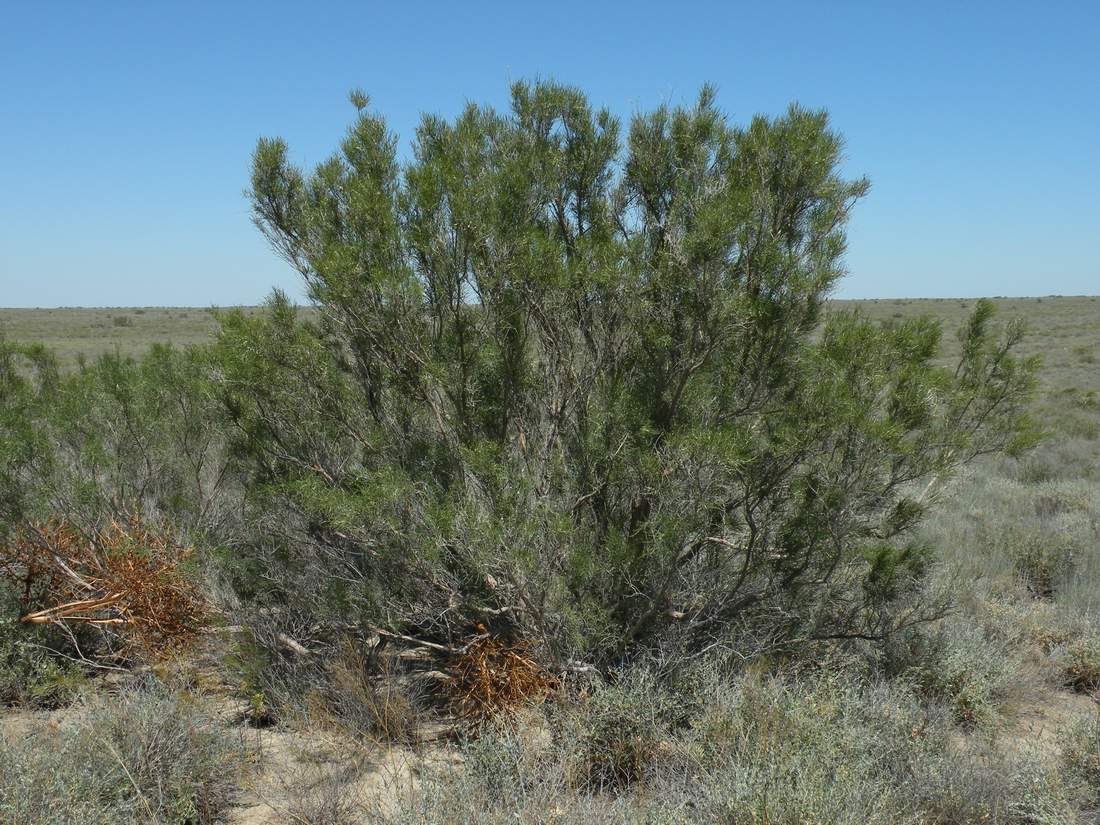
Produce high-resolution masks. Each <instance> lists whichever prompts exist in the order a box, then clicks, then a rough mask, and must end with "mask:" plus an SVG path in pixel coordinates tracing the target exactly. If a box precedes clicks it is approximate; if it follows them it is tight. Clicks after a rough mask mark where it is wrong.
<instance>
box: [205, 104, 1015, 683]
mask: <svg viewBox="0 0 1100 825" xmlns="http://www.w3.org/2000/svg"><path fill="white" fill-rule="evenodd" d="M353 102H355V104H356V106H357V108H358V109H359V114H358V117H357V118H356V120H355V122H354V124H353V125H352V127H351V129H350V131H349V132H348V135H347V137H346V138H345V140H344V141H343V143H342V144H341V149H340V152H339V153H338V154H336V155H335V156H333V157H332V158H331V159H329V160H327V161H325V162H323V163H322V164H320V165H319V166H318V167H317V168H316V169H315V170H314V171H313V172H312V173H306V172H303V171H302V170H299V169H298V168H296V167H295V166H293V165H292V164H291V163H290V162H289V160H288V151H287V147H286V145H285V144H284V143H283V142H282V141H281V140H261V141H260V143H259V145H258V147H257V150H256V153H255V157H254V163H253V173H252V190H251V197H252V203H253V208H254V212H255V218H256V222H257V224H258V225H259V227H260V228H261V229H262V231H263V232H264V234H265V235H266V236H267V237H268V239H269V240H270V241H271V243H272V245H273V246H274V247H275V249H276V250H277V251H278V252H279V253H280V254H281V255H282V256H283V257H285V258H286V259H287V260H288V261H289V262H290V263H291V264H292V265H293V266H295V267H296V268H297V269H298V270H299V271H300V272H301V274H302V276H303V277H304V279H305V283H306V285H307V288H308V291H309V296H310V299H311V300H312V301H313V302H314V303H315V304H316V306H317V308H318V313H317V315H316V316H315V317H316V320H315V321H312V322H310V323H301V322H300V321H299V320H298V319H297V318H296V316H295V313H294V310H293V309H292V308H291V307H290V306H289V304H288V302H287V301H286V299H285V298H282V297H279V296H277V297H276V298H275V299H274V300H273V302H272V304H271V306H270V309H269V313H268V314H267V316H266V317H263V318H246V317H245V316H243V315H241V314H235V315H229V316H228V317H226V318H225V319H224V321H223V329H222V332H221V335H220V338H219V342H218V344H217V348H216V350H217V352H216V360H217V363H218V367H217V373H216V378H217V381H216V383H217V385H218V387H219V393H220V397H221V400H222V403H223V404H224V407H225V409H226V411H227V412H228V415H229V417H230V419H231V421H232V425H233V427H232V432H233V433H234V451H235V455H236V456H238V457H239V458H240V459H241V465H240V466H241V467H242V468H243V470H244V471H245V473H246V474H247V477H248V480H249V487H250V491H251V493H250V500H251V502H252V504H253V506H254V513H255V520H256V524H257V525H258V526H259V528H260V533H259V534H260V535H261V536H262V538H259V539H256V540H255V541H252V542H242V543H241V545H242V546H241V552H242V553H243V554H245V555H248V556H249V557H251V558H253V559H259V560H261V562H262V563H260V564H258V566H257V568H256V569H260V570H267V571H269V572H271V575H270V577H269V578H270V581H269V582H267V584H268V585H269V591H270V592H271V593H272V594H275V595H278V597H279V598H280V599H283V600H285V599H290V600H292V601H293V602H294V603H295V604H298V605H299V606H301V605H305V606H307V608H308V611H310V612H313V613H315V614H322V615H324V614H326V613H327V614H328V615H329V617H330V618H336V617H337V616H338V617H339V620H340V621H341V622H344V623H347V622H348V621H349V620H350V621H351V622H352V623H356V622H358V623H361V624H364V625H369V624H373V623H382V624H388V625H390V626H394V625H399V626H403V627H404V628H405V629H406V630H409V631H413V632H416V633H418V634H421V635H424V636H425V637H431V638H436V639H440V638H442V639H447V638H450V637H453V636H454V635H456V634H460V633H462V632H465V630H466V629H468V628H469V627H470V626H472V625H473V624H474V623H475V622H479V621H482V622H488V623H490V624H491V625H492V626H493V628H494V629H495V630H496V631H498V632H514V633H519V634H521V635H524V636H527V637H534V638H538V639H543V640H546V641H547V642H548V644H549V646H548V647H547V648H546V650H547V652H548V653H549V654H551V655H552V657H553V658H554V659H555V660H556V661H557V662H558V663H564V662H565V661H566V660H567V659H569V658H571V657H579V658H583V659H586V660H589V661H596V662H608V661H614V660H617V659H619V658H620V657H622V656H624V655H632V654H633V653H634V652H636V651H639V650H642V649H652V648H660V649H663V650H665V651H671V650H674V649H675V650H679V651H681V652H683V653H691V652H698V651H702V650H705V649H708V648H711V647H713V646H715V645H736V646H739V647H743V646H744V645H746V644H749V643H751V644H754V645H762V646H770V645H775V644H783V643H786V642H788V641H790V640H792V639H798V638H853V637H861V638H868V639H882V638H885V637H887V636H889V635H890V634H891V633H893V632H894V631H895V630H897V629H898V628H899V627H901V626H905V625H908V624H912V623H914V622H920V621H922V620H924V619H927V618H929V617H930V616H931V615H932V614H934V613H935V611H934V610H928V609H925V607H924V606H922V605H921V604H920V603H919V600H915V599H914V597H913V593H914V592H915V589H916V584H917V582H919V579H920V576H921V573H922V571H923V569H924V567H925V565H926V558H927V557H926V554H925V553H923V552H921V551H920V550H919V548H917V547H914V546H911V545H910V544H909V541H908V533H909V531H910V529H911V528H912V527H913V525H914V524H915V523H916V522H917V521H918V520H919V518H920V517H921V515H922V513H923V512H924V511H925V509H926V507H927V506H928V504H929V502H930V501H931V500H932V499H933V498H934V494H935V492H936V490H937V489H938V482H939V480H940V479H942V478H943V477H944V476H946V475H947V474H949V473H950V472H951V471H952V469H953V468H954V467H956V466H957V465H958V464H959V463H960V462H963V461H966V460H968V459H969V458H971V457H973V456H975V455H977V454H980V453H983V452H988V451H993V450H1000V449H1003V448H1010V449H1012V448H1018V447H1022V446H1024V445H1025V444H1026V443H1027V442H1028V441H1029V438H1030V430H1029V428H1028V426H1027V422H1026V420H1025V418H1024V415H1023V404H1024V402H1025V400H1026V398H1027V396H1028V394H1029V392H1030V389H1031V386H1032V372H1033V367H1034V365H1033V364H1032V363H1031V362H1021V361H1018V360H1017V359H1016V358H1015V357H1013V355H1012V350H1013V348H1014V346H1015V345H1016V343H1017V342H1018V341H1019V340H1020V336H1021V334H1022V333H1021V330H1020V329H1019V327H1018V326H1010V327H1009V328H1008V329H1007V330H1006V331H1005V332H1004V333H1003V334H1002V335H999V334H998V332H997V331H996V330H995V329H994V328H993V327H992V326H991V321H990V316H991V314H992V305H991V304H990V303H989V302H978V303H977V305H976V309H975V311H974V314H973V316H972V317H971V319H970V321H969V322H968V324H967V326H966V327H965V328H964V329H963V330H962V332H961V341H962V353H963V354H962V357H961V360H960V361H959V362H958V364H957V366H956V367H955V368H953V369H943V368H940V367H937V366H935V359H936V358H937V356H938V354H939V343H940V330H939V328H938V326H937V325H936V324H935V323H933V322H932V321H930V320H925V319H922V320H914V321H906V322H898V323H893V324H890V325H886V326H878V325H876V324H873V323H871V322H870V321H868V320H866V319H864V318H862V317H860V316H859V315H858V314H849V313H834V314H831V315H830V316H829V317H828V318H826V319H823V312H822V310H823V305H824V301H825V299H826V297H827V296H828V294H829V292H830V290H831V289H832V288H833V287H834V286H835V284H836V283H837V281H838V280H839V279H840V277H841V276H842V274H843V268H842V255H843V252H844V248H845V235H844V227H845V223H846V221H847V219H848V215H849V213H850V211H851V209H852V206H853V204H854V203H855V202H856V201H857V200H858V199H859V198H860V197H861V196H862V195H863V194H864V193H865V192H866V191H867V187H868V184H867V182H866V181H865V180H854V181H853V180H845V179H844V178H843V177H841V175H840V173H839V164H840V159H841V148H842V144H841V140H840V138H839V137H838V136H837V135H836V134H835V133H834V132H833V131H831V130H830V128H829V125H828V119H827V117H826V115H825V113H823V112H815V111H808V110H806V109H803V108H800V107H798V106H793V107H791V109H790V110H789V111H788V112H787V113H786V114H784V115H782V116H779V117H776V118H767V117H756V118H754V119H753V120H752V122H751V123H750V124H749V125H748V126H746V127H736V126H733V125H731V124H729V123H728V122H727V121H726V118H725V117H724V116H723V114H722V113H721V112H720V111H719V110H718V109H717V107H716V105H715V101H714V94H713V92H712V91H711V90H710V89H704V90H703V92H702V94H701V95H700V97H699V101H698V103H697V104H696V105H695V106H693V107H691V108H670V107H666V106H662V107H660V108H658V109H656V110H654V111H651V112H645V113H639V114H637V115H635V116H634V117H633V119H632V121H631V123H630V127H629V129H628V130H627V132H626V135H625V140H624V139H623V138H622V137H621V135H620V124H619V121H618V120H617V119H616V118H615V117H613V116H612V115H611V114H610V113H609V112H607V111H605V110H599V111H597V110H594V109H593V108H592V107H591V106H590V104H589V103H588V101H587V99H586V98H585V97H584V96H583V95H582V94H581V93H580V92H579V91H577V90H575V89H572V88H567V87H563V86H559V85H556V84H552V83H538V84H533V85H532V84H523V83H520V84H516V85H515V86H514V88H513V93H512V109H511V111H510V112H508V113H500V112H496V111H494V110H492V109H490V108H487V107H480V106H476V105H471V106H469V107H468V108H467V109H466V111H465V112H463V114H461V115H460V116H459V117H458V118H457V119H455V120H454V121H453V122H448V121H445V120H443V119H441V118H438V117H431V116H428V117H425V118H424V120H423V121H422V123H421V126H420V128H419V130H418V131H417V135H416V141H415V144H414V151H413V158H412V160H411V161H410V162H408V163H406V164H401V163H399V162H398V160H397V151H396V145H397V144H396V139H395V138H394V137H393V136H392V135H391V134H390V133H389V132H388V131H387V129H386V126H385V123H384V121H383V120H382V119H381V118H380V117H379V116H377V115H375V114H373V113H372V112H370V111H369V110H368V109H367V106H366V100H365V98H364V97H363V96H362V95H360V94H356V95H353ZM823 320H824V329H823V332H821V334H820V335H819V336H816V335H815V332H814V331H815V329H817V328H818V327H819V325H820V324H822V322H823ZM248 544H250V545H251V547H250V548H249V547H245V545H248ZM750 639H751V642H749V641H746V640H750Z"/></svg>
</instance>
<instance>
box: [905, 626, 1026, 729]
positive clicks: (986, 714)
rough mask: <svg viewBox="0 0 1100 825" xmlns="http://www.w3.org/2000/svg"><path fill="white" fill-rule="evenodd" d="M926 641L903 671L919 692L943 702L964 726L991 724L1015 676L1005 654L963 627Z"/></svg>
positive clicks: (999, 648) (955, 718) (978, 634)
mask: <svg viewBox="0 0 1100 825" xmlns="http://www.w3.org/2000/svg"><path fill="white" fill-rule="evenodd" d="M929 642H930V643H929V644H928V645H927V646H926V647H925V649H924V658H922V660H921V661H920V662H919V663H918V664H915V665H913V666H912V667H911V668H910V670H909V672H908V675H909V677H910V678H912V679H913V680H914V681H915V682H916V684H917V686H918V687H919V688H920V690H921V692H922V693H923V694H924V695H925V696H927V697H929V698H932V699H937V700H940V701H942V702H944V703H945V704H946V705H947V707H948V708H949V709H950V711H951V714H952V717H953V718H954V720H955V722H956V723H957V724H959V725H961V726H963V727H965V728H973V727H981V726H983V725H985V724H987V723H989V722H991V721H993V719H994V718H996V715H997V713H998V709H999V706H1000V704H1001V702H1002V701H1003V700H1004V698H1005V696H1006V695H1007V693H1008V691H1009V688H1010V686H1011V684H1012V682H1013V678H1014V671H1013V668H1012V663H1011V660H1010V659H1009V657H1008V652H1007V650H1006V649H1005V648H1004V647H1002V646H1000V645H997V644H994V643H993V642H992V641H991V640H989V639H987V638H985V637H984V636H983V635H982V634H981V633H980V632H978V631H977V630H974V629H971V628H966V627H955V626H949V627H947V628H944V629H943V630H942V631H941V632H940V634H938V635H937V636H936V637H933V638H932V639H930V640H929Z"/></svg>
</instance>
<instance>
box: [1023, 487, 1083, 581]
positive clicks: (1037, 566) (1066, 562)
mask: <svg viewBox="0 0 1100 825" xmlns="http://www.w3.org/2000/svg"><path fill="white" fill-rule="evenodd" d="M1041 502H1042V500H1041V499H1040V501H1039V502H1037V505H1036V506H1040V505H1041ZM1016 538H1017V541H1016V543H1015V546H1014V547H1012V548H1011V550H1010V553H1011V558H1012V563H1013V566H1014V567H1015V569H1016V572H1017V573H1018V574H1019V576H1020V578H1021V579H1023V581H1024V582H1025V583H1026V584H1027V588H1028V590H1030V591H1031V593H1033V594H1034V595H1035V596H1038V597H1040V598H1050V597H1051V596H1053V595H1054V593H1055V592H1056V591H1057V590H1058V588H1059V587H1060V586H1061V584H1062V583H1063V582H1064V581H1066V579H1067V578H1068V577H1069V576H1070V575H1071V574H1072V572H1073V569H1074V564H1075V558H1074V555H1075V550H1076V547H1075V546H1074V544H1073V542H1072V541H1070V540H1068V539H1067V537H1066V536H1064V535H1059V533H1058V532H1057V531H1055V530H1051V529H1049V528H1048V529H1046V530H1043V531H1034V532H1021V533H1017V537H1016Z"/></svg>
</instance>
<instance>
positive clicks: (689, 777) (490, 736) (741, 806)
mask: <svg viewBox="0 0 1100 825" xmlns="http://www.w3.org/2000/svg"><path fill="white" fill-rule="evenodd" d="M716 677H717V674H715V673H711V674H710V675H709V676H704V677H702V678H700V679H698V680H696V681H697V685H696V688H695V689H694V691H693V696H694V700H693V701H688V702H687V703H686V704H685V697H684V696H683V695H678V696H670V695H669V694H668V693H667V692H666V691H661V690H660V689H658V688H656V686H655V685H652V686H650V687H647V689H646V695H647V696H648V697H649V699H650V701H651V702H652V703H654V704H656V705H658V706H668V705H671V706H672V707H673V708H674V709H675V713H674V716H682V718H680V719H679V720H678V721H677V722H675V723H674V724H672V725H671V726H669V725H667V724H665V723H663V722H662V723H660V724H659V725H658V726H657V727H656V728H648V731H649V735H650V736H651V737H653V738H654V739H657V740H660V741H661V745H660V746H659V747H657V748H656V753H655V754H654V755H653V756H652V757H651V758H648V759H647V760H646V762H645V767H644V769H643V770H641V772H640V773H641V775H642V776H643V777H644V781H643V782H637V781H635V782H632V783H627V784H621V783H620V784H618V785H610V784H608V783H603V784H601V785H597V787H596V788H595V789H593V788H591V787H589V786H587V785H585V784H581V783H576V782H575V781H573V780H574V779H575V777H576V776H577V774H576V773H575V771H574V769H573V767H572V766H574V765H576V764H577V760H578V758H579V755H581V754H584V753H585V750H584V748H583V746H582V743H583V741H584V740H583V738H575V737H574V736H571V735H568V734H567V731H568V730H570V729H568V728H566V729H556V730H557V733H556V735H555V739H554V741H553V742H552V743H551V742H548V741H547V740H546V739H545V738H541V737H533V736H528V737H523V736H520V735H518V734H517V733H516V732H515V731H510V730H508V729H503V730H501V731H499V732H496V733H487V734H486V735H485V736H483V737H482V738H481V739H480V740H478V741H476V742H472V743H468V744H467V745H466V746H465V755H466V759H465V761H464V766H463V767H461V768H453V767H452V768H447V769H442V770H440V769H436V770H431V771H428V772H426V774H425V775H424V776H423V777H422V781H421V783H420V785H419V786H418V787H416V788H414V789H411V790H409V789H405V790H403V791H400V792H399V796H398V799H397V804H396V805H394V809H393V810H389V811H384V810H381V809H380V807H375V808H374V809H372V810H371V811H370V813H371V814H372V815H373V816H374V818H375V819H376V820H377V821H380V822H387V823H401V825H412V824H413V823H433V825H457V823H464V824H465V825H503V823H506V822H516V821H547V822H553V823H555V824H556V825H558V824H559V823H567V824H568V825H573V823H576V825H580V823H584V822H592V821H600V822H609V823H615V824H616V825H626V823H639V824H640V823H661V824H662V825H664V823H668V824H669V825H672V823H689V825H692V824H694V823H700V825H701V823H711V822H775V823H779V822H784V823H786V822H790V823H796V822H815V823H816V822H828V823H844V824H850V825H856V824H857V823H858V824H859V825H887V823H890V825H893V824H894V823H912V825H917V823H921V824H922V825H939V823H947V822H952V823H953V822H996V823H1002V825H1025V823H1026V824H1027V825H1031V824H1032V823H1035V822H1059V823H1067V825H1068V823H1074V822H1081V823H1083V822H1084V821H1087V820H1086V819H1085V818H1084V817H1078V816H1077V814H1076V813H1075V811H1074V808H1073V807H1072V789H1071V788H1069V787H1068V786H1067V785H1066V784H1065V783H1063V782H1061V781H1060V780H1059V778H1058V776H1057V775H1056V774H1055V773H1053V772H1052V771H1050V770H1048V769H1045V768H1043V767H1042V766H1041V765H1039V764H1037V763H1035V762H1034V761H1033V760H1032V759H1031V758H1030V757H1029V756H1028V755H1026V754H1025V755H1020V754H1016V755H1013V756H1008V755H995V754H991V753H989V752H985V751H982V750H981V749H980V746H979V745H976V744H975V743H972V742H971V741H969V740H967V739H960V738H959V737H958V736H957V735H956V734H954V733H953V732H952V730H951V722H950V720H949V719H946V718H943V717H941V716H939V715H937V714H935V713H929V712H928V710H927V709H926V708H924V707H922V705H921V704H920V702H918V701H917V699H916V697H915V696H914V695H913V694H912V693H910V692H907V691H906V690H905V689H904V688H902V687H900V686H898V685H893V686H891V685H874V684H866V683H860V682H859V680H858V679H854V678H853V677H852V674H850V673H842V674H825V675H823V676H821V677H818V678H815V679H811V680H808V681H804V682H795V681H785V680H783V679H778V678H771V679H752V678H750V679H744V680H738V681H735V682H732V683H731V682H730V681H729V680H728V679H719V678H716ZM643 681H644V680H643ZM611 689H612V690H615V688H611ZM595 696H598V692H597V694H595V695H594V696H593V698H595ZM639 698H640V697H639ZM621 702H622V700H621V699H618V700H615V701H614V704H615V705H616V706H621ZM637 709H638V710H640V711H641V712H642V713H643V714H644V715H643V716H642V718H643V719H653V715H652V714H651V713H647V712H646V711H645V708H644V707H639V708H637ZM551 727H553V722H551ZM573 730H574V732H575V733H576V734H578V736H580V735H582V734H583V729H580V728H578V729H573ZM620 739H621V738H620ZM635 753H637V751H636V750H634V749H627V750H626V754H627V758H626V759H625V764H626V765H629V766H633V765H636V764H638V763H637V762H636V760H635V759H634V758H633V755H634V754H635ZM647 753H649V754H652V753H653V750H652V749H647ZM633 775H634V776H638V774H637V773H635V774H633ZM594 790H595V792H594Z"/></svg>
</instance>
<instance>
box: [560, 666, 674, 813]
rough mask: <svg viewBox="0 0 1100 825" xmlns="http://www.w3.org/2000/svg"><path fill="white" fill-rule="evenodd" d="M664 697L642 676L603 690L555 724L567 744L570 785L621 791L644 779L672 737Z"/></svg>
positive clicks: (597, 691)
mask: <svg viewBox="0 0 1100 825" xmlns="http://www.w3.org/2000/svg"><path fill="white" fill-rule="evenodd" d="M669 711H670V707H669V696H668V694H667V693H666V692H665V691H663V690H661V689H660V687H659V686H658V685H657V684H656V683H655V682H654V681H653V679H652V678H651V677H649V676H648V675H646V674H644V673H640V674H630V675H628V676H627V677H626V678H625V679H624V680H623V681H622V682H620V683H619V684H612V685H608V686H603V687H600V688H597V689H596V690H594V691H593V692H592V693H591V694H590V695H588V696H585V697H583V698H582V699H581V701H580V703H579V704H578V705H577V706H576V707H575V708H573V709H570V710H569V711H567V712H566V716H565V723H566V724H565V725H561V724H560V722H559V728H558V736H559V738H562V737H563V736H564V738H565V740H566V742H568V743H571V745H569V746H567V747H566V750H567V751H569V752H570V753H571V761H572V764H571V766H570V771H569V774H570V776H571V779H572V783H573V784H574V786H576V787H577V788H579V789H582V790H587V791H597V792H604V791H621V790H623V789H625V788H628V787H630V786H632V785H634V784H636V783H639V782H641V781H643V780H644V779H645V778H646V777H647V776H648V775H649V774H650V773H651V772H652V771H653V769H654V768H655V766H656V763H657V761H658V758H659V756H660V755H661V754H662V751H663V749H664V748H665V746H666V742H668V741H669V740H670V738H671V735H670V726H669V722H670V719H669V716H670V715H671V714H670V713H669Z"/></svg>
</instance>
